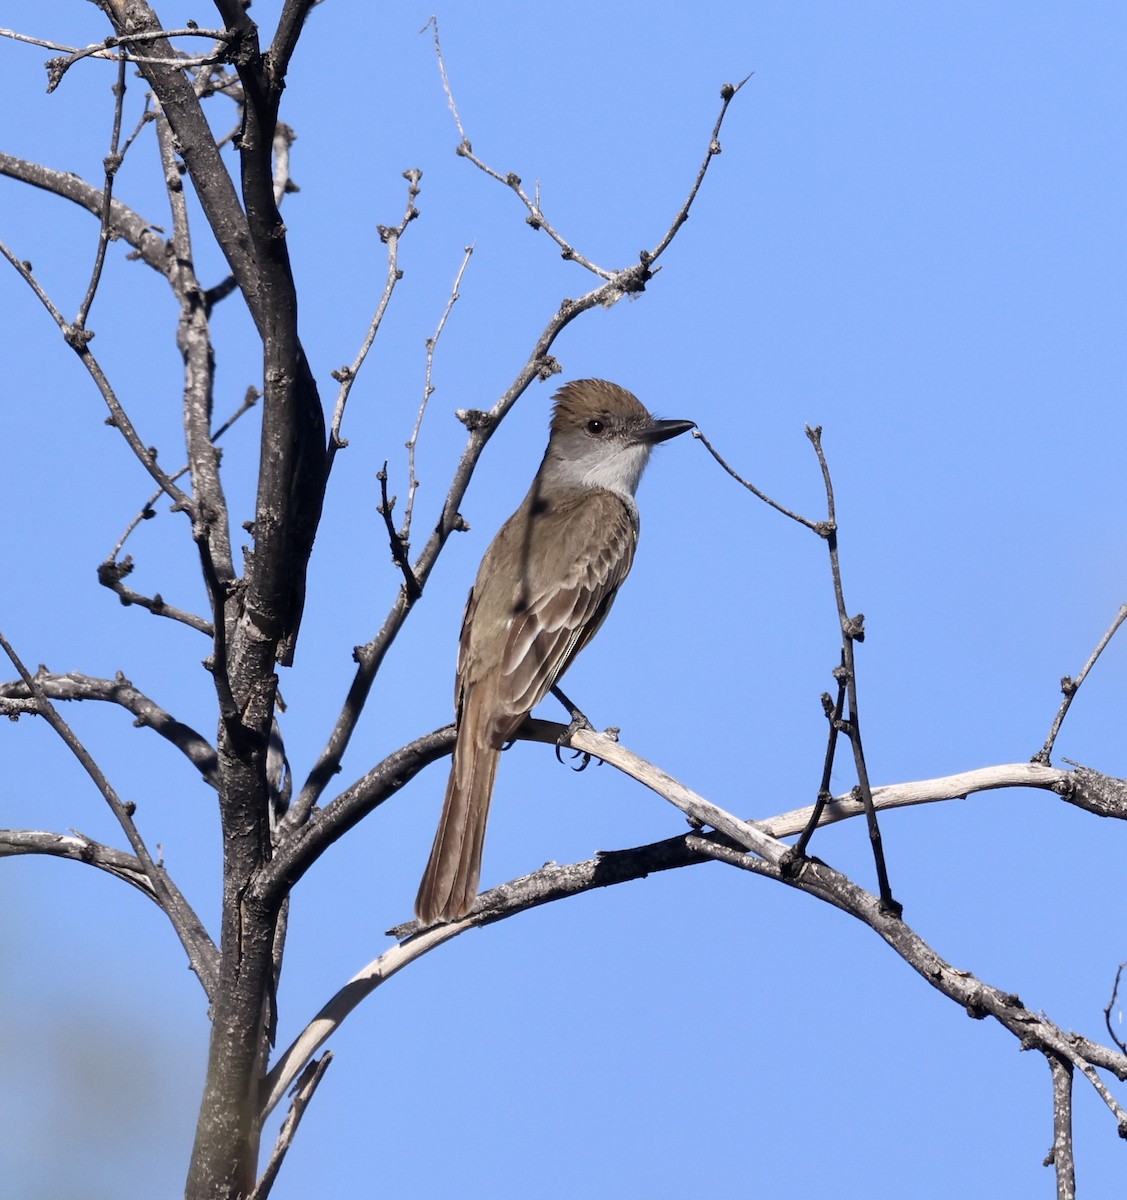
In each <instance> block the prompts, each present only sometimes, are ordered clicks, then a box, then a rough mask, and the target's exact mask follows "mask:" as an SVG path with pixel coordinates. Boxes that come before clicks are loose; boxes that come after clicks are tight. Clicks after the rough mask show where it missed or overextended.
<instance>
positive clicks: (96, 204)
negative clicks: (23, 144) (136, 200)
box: [0, 152, 171, 275]
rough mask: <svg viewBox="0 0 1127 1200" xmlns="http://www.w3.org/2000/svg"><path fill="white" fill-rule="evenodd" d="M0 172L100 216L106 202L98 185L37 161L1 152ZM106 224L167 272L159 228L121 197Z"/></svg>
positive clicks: (157, 268)
mask: <svg viewBox="0 0 1127 1200" xmlns="http://www.w3.org/2000/svg"><path fill="white" fill-rule="evenodd" d="M0 175H6V176H7V177H8V178H9V179H19V180H21V181H22V182H24V183H28V184H31V185H32V187H37V188H42V189H43V191H46V192H51V193H52V194H53V195H56V196H60V197H62V199H64V200H70V201H71V202H72V203H73V204H77V205H78V206H79V207H80V208H84V209H86V211H87V212H89V213H92V214H93V215H94V216H96V217H98V218H101V217H102V215H103V212H104V208H105V201H104V197H103V193H102V189H101V188H97V187H94V185H93V184H91V183H87V182H86V180H85V179H80V178H79V177H78V176H77V175H72V174H70V172H68V171H55V170H53V169H52V168H50V167H45V166H43V165H42V164H40V163H32V162H27V161H26V160H25V159H22V158H16V157H15V156H14V155H12V154H4V153H2V152H0ZM108 227H109V230H110V236H111V238H112V237H118V238H121V239H122V240H123V241H125V242H127V243H128V244H129V245H130V246H132V247H133V249H134V250H135V251H136V252H137V257H138V258H140V259H141V261H142V262H144V263H145V264H146V265H148V266H150V267H152V268H153V270H154V271H159V272H160V273H161V274H162V275H167V274H168V272H169V270H170V269H171V264H170V262H169V258H168V247H167V245H166V243H165V240H164V237H163V236H162V235H161V233H160V231H159V230H158V229H157V228H156V227H155V226H154V225H152V224H151V223H150V222H148V221H146V220H145V219H144V217H142V216H140V215H139V214H138V213H136V212H134V211H133V209H131V208H129V207H128V206H127V205H125V204H122V202H121V201H120V200H114V199H111V200H110V204H109V217H108Z"/></svg>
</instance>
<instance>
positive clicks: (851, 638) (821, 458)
mask: <svg viewBox="0 0 1127 1200" xmlns="http://www.w3.org/2000/svg"><path fill="white" fill-rule="evenodd" d="M693 436H694V437H696V438H698V439H699V440H700V441H701V442H702V443H703V444H704V447H705V449H706V450H708V452H709V454H711V455H712V457H713V458H714V459H715V460H716V462H717V463H718V464H719V465H720V466H721V467H722V468H723V469H724V470H725V471H726V472H727V473H728V474H729V475H730V476H731V477H732V478H733V479H735V480H736V482H737V483H739V484H740V485H741V486H742V487H744V488H746V489H747V490H748V491H749V492H751V493H752V495H754V496H755V497H756V498H757V499H759V500H762V501H763V503H765V504H767V505H769V506H770V507H771V508H773V509H775V511H776V512H779V513H782V514H783V516H785V517H789V518H790V519H791V520H792V521H797V522H798V524H799V525H802V526H803V527H804V528H806V529H809V530H811V531H812V532H814V533H816V534H817V535H818V536H819V537H820V538H822V539H823V540H824V541H825V543H826V546H827V547H828V549H829V553H830V574H831V577H832V581H833V590H834V603H835V605H836V607H837V614H838V624H839V627H840V629H841V635H842V643H841V659H840V662H839V664H838V666H837V667H835V668H834V671H833V675H834V679H835V680H836V681H837V697H836V699H834V698H833V697H831V696H830V695H828V694H826V695H823V697H822V706H823V709H824V711H825V714H826V719H827V723H828V727H829V728H828V738H827V743H826V754H825V759H824V762H823V765H822V778H821V782H820V784H819V787H818V792H817V799H816V801H815V804H814V807H813V809H812V810H811V817H810V821H809V822H808V824H807V826H806V828H805V829H804V830H803V832H802V835H801V836H800V837H799V839H798V841H797V843H796V844H795V846H794V847H793V848H792V851H791V855H792V858H791V860H790V865H794V864H795V863H797V862H798V861H800V860H802V859H803V858H804V856H805V854H806V848H807V845H808V843H809V841H810V838H811V836H812V835H813V833H814V830H815V829H816V828H817V827H818V824H819V822H820V820H821V815H822V810H823V808H824V807H825V805H826V804H827V803H828V802H829V800H830V790H829V788H830V778H831V775H832V773H833V765H834V761H835V756H836V753H837V744H838V735H839V734H840V733H844V734H845V735H846V736H847V737H848V738H849V742H850V745H851V746H852V747H853V762H854V768H855V770H856V773H857V791H858V795H859V798H860V800H861V803H862V805H863V806H864V809H865V815H866V818H867V822H868V828H869V839H870V841H871V842H872V847H873V859H874V862H875V865H876V873H877V884H878V888H879V891H880V898H881V904H882V906H884V908H885V910H886V911H887V912H890V913H895V914H897V915H899V912H900V905H899V904H898V903H897V901H896V900H895V899H894V898H893V895H892V889H891V887H890V886H889V883H888V869H887V866H886V865H885V860H884V849H883V846H882V844H881V836H880V827H879V825H878V823H877V814H876V808H875V807H874V805H873V795H872V786H871V784H870V782H869V772H868V766H867V764H866V762H865V752H864V748H863V745H862V742H861V722H860V714H859V708H858V700H857V665H856V659H855V655H854V649H853V648H854V643H856V642H860V641H863V640H864V637H865V623H864V622H865V618H864V616H863V615H862V614H858V615H857V616H850V615H849V614H848V612H847V611H846V608H845V591H844V588H843V586H842V581H841V562H840V559H839V556H838V545H837V511H836V503H835V500H834V489H833V479H832V477H831V475H830V468H829V464H828V462H827V461H826V456H825V452H824V450H823V449H822V429H821V426H814V427H811V426H809V425H808V426H807V427H806V436H807V438H808V439H809V441H810V444H811V445H812V446H813V447H814V453H815V454H816V455H817V459H818V466H819V469H820V470H821V473H822V483H823V486H824V488H825V495H826V516H825V519H824V520H821V521H814V520H811V519H810V518H809V517H804V516H802V515H801V514H800V513H797V512H794V511H793V510H791V509H789V508H786V507H785V506H784V505H782V504H779V503H778V502H777V501H776V500H773V499H771V497H770V496H768V495H767V494H766V493H765V492H763V491H761V490H760V489H759V488H757V487H756V486H755V485H754V484H752V483H750V482H749V481H748V480H746V479H744V478H743V477H742V476H740V475H739V474H738V473H737V472H736V471H735V470H734V469H733V468H732V467H731V466H730V465H729V464H728V463H727V462H726V461H725V459H724V458H723V457H722V456H721V455H720V453H719V452H718V451H717V450H716V449H715V448H714V447H713V446H712V444H711V443H710V442H709V440H708V439H707V438H706V437H705V436H704V435H703V434H702V433H701V432H700V431H699V430H694V431H693ZM847 703H848V712H846V704H847Z"/></svg>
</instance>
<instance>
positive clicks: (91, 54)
mask: <svg viewBox="0 0 1127 1200" xmlns="http://www.w3.org/2000/svg"><path fill="white" fill-rule="evenodd" d="M0 36H4V37H11V38H14V39H15V40H16V41H21V42H30V43H31V44H32V45H36V46H42V47H43V48H44V49H46V50H59V51H62V52H63V53H64V54H65V55H66V57H65V58H52V59H48V60H47V63H46V64H45V65H46V67H47V91H48V92H49V93H50V92H53V91H54V90H55V89H56V88H57V87H58V86H59V84H60V83H62V81H63V76H64V75H65V74H66V73H67V71H69V70H70V68H71V67H73V66H74V64H75V63H77V62H81V61H82V59H84V58H108V59H116V60H118V61H120V62H121V63H123V64H124V63H127V62H130V63H136V64H137V65H139V66H140V65H149V66H166V67H178V68H179V67H198V66H202V65H204V64H206V63H213V62H217V61H219V60H220V58H221V54H205V55H199V56H197V57H192V56H191V55H188V54H177V56H176V57H175V58H164V57H160V58H152V57H146V56H145V55H141V54H132V53H130V52H129V51H127V50H126V51H121V50H119V49H118V47H120V46H122V45H124V44H126V43H127V42H155V41H160V40H163V39H166V38H174V37H205V38H210V39H211V40H212V41H213V42H216V43H218V44H219V45H221V46H223V47H224V51H225V49H226V44H227V40H228V38H229V37H230V34H228V33H227V31H226V30H221V29H196V28H194V27H189V28H187V29H159V30H151V31H148V32H143V33H142V32H138V33H131V34H129V36H128V37H112V36H111V37H107V38H105V39H103V40H102V41H100V42H94V43H93V44H92V45H89V46H87V47H85V48H84V49H78V48H77V47H74V46H60V45H58V44H56V43H54V42H48V41H44V40H41V39H39V38H31V37H26V36H22V35H20V34H17V33H13V32H12V31H11V30H8V29H0Z"/></svg>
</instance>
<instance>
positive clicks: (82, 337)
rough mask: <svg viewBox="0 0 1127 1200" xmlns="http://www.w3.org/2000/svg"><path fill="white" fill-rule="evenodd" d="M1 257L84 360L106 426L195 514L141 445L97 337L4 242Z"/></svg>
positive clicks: (177, 501)
mask: <svg viewBox="0 0 1127 1200" xmlns="http://www.w3.org/2000/svg"><path fill="white" fill-rule="evenodd" d="M0 254H2V255H3V256H4V257H5V258H6V259H7V260H8V262H10V263H11V264H12V266H13V267H15V269H16V271H17V273H18V274H19V276H20V278H21V279H22V280H23V281H24V282H25V283H26V284H27V285H28V287H30V288H31V290H32V291H33V292H34V293H35V296H36V298H37V299H38V300H39V302H40V303H41V304H42V305H43V307H44V308H45V309H46V310H47V311H48V312H49V313H50V314H51V317H52V318H53V319H54V321H55V324H56V325H58V327H59V331H60V332H61V333H62V335H63V340H64V341H65V342H66V343H67V345H68V346H70V348H71V349H72V350H73V351H74V352H75V353H76V354H77V355H78V357H79V359H81V361H82V365H83V366H84V367H85V368H86V370H87V372H88V373H89V375H90V377H91V379H93V380H94V384H95V386H96V387H97V389H98V391H99V392H100V393H101V396H102V399H103V400H104V401H105V403H106V407H107V408H108V409H109V411H110V415H109V416H108V417H107V418H106V424H107V425H112V426H113V427H114V428H115V429H117V430H118V432H119V433H120V434H121V436H122V437H123V438H125V441H126V444H127V445H128V446H129V448H130V450H132V451H133V454H134V456H135V457H136V458H137V461H138V462H139V463H140V464H141V465H142V466H143V467H144V468H145V470H146V471H148V473H149V474H150V475H151V476H152V477H153V479H154V481H155V482H156V483H157V484H158V485H159V486H160V489H161V491H162V492H164V493H165V495H167V496H168V497H169V498H170V499H171V500H172V503H173V506H174V507H175V508H176V509H182V510H184V511H185V512H188V513H190V512H191V511H192V502H191V499H190V497H188V496H187V495H186V494H185V493H184V492H183V491H181V489H180V488H178V487H177V486H176V485H175V484H174V483H173V482H172V480H171V478H170V477H169V476H168V475H167V474H165V472H164V471H162V470H161V468H160V467H159V466H158V465H157V453H156V450H155V449H154V448H153V447H151V446H146V445H145V444H144V443H143V442H142V441H141V439H140V437H139V436H138V434H137V430H136V429H134V427H133V422H132V421H130V419H129V417H128V416H127V415H126V413H125V409H124V408H122V406H121V402H120V401H119V400H118V398H117V395H116V393H115V392H114V390H113V387H112V386H111V385H110V381H109V380H108V379H107V378H106V375H105V372H104V371H103V370H102V368H101V365H100V364H99V362H98V360H97V359H96V358H95V357H94V355H93V354H91V353H90V347H89V342H90V339H91V338H92V337H93V336H94V335H93V334H92V333H91V332H90V331H89V330H86V329H75V328H74V326H72V325H71V324H70V322H69V321H67V319H66V318H65V317H64V316H63V314H62V313H61V312H60V311H59V310H58V309H57V308H56V307H55V305H54V303H53V302H52V300H51V298H50V296H48V295H47V293H46V292H45V291H44V290H43V288H42V287H40V285H39V281H38V280H37V279H36V278H35V276H34V275H33V274H32V271H31V266H30V264H28V263H26V262H22V261H21V260H20V259H19V258H17V257H16V255H15V254H14V253H13V252H12V251H11V249H10V248H9V247H8V245H7V244H6V243H4V242H0Z"/></svg>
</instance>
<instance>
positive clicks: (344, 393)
mask: <svg viewBox="0 0 1127 1200" xmlns="http://www.w3.org/2000/svg"><path fill="white" fill-rule="evenodd" d="M422 177H423V173H422V171H419V170H417V169H412V170H410V171H404V172H403V178H404V179H406V180H407V208H406V211H405V212H404V213H403V219H402V220H401V221H400V222H399V224H398V225H396V226H394V227H389V226H387V225H378V226H376V228H377V230H378V232H379V235H380V241H381V242H383V244H384V245H385V246H387V278H386V280H385V282H384V289H383V294H382V295H381V296H380V299H379V303H378V304H377V305H376V311H375V313H374V314H373V316H372V319H371V321H370V322H369V324H368V331H367V333H365V335H364V340H363V341H362V342H361V343H360V349H359V350H358V351H357V353H356V357H355V358H354V359H353V360H352V363H351V365H349V366H345V367H338V368H337V369H336V370H335V371H333V373H332V375H333V378H334V379H335V380H336V381H337V382H338V383H339V384H340V390H339V391H338V392H337V400H336V404H335V405H334V407H333V420H332V424H331V425H330V427H329V448H328V464H329V465H328V469H329V470H330V471H331V470H332V466H333V461H334V460H335V458H336V453H337V451H338V450H340V449H343V448H344V447H345V446H347V445H348V441H347V439H346V438H343V437H342V436H341V432H340V429H341V423H342V422H343V421H344V410H345V407H346V406H347V404H348V397H349V393H350V392H351V391H352V385H353V384H354V383H355V382H356V377H357V375H359V374H360V368H361V367H362V366H363V365H364V361H365V359H367V357H368V351H369V350H371V348H372V343H373V342H374V341H375V340H376V334H377V333H378V332H379V329H380V323H381V322H382V321H383V318H384V313H385V312H387V306H388V305H389V304H390V303H391V294H392V292H394V291H395V285H396V284H397V283H398V282H399V280H400V279H402V278H403V272H402V271H401V270H400V269H399V239H400V238H401V237H402V236H403V234H404V232H405V231H406V229H407V226H408V225H410V223H411V222H412V221H413V220H414V219H415V218H416V217H417V216H418V215H419V210H418V209H417V208H416V207H415V200H416V199H417V198H418V195H419V191H420V188H419V180H421V179H422Z"/></svg>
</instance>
